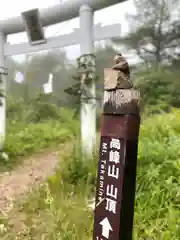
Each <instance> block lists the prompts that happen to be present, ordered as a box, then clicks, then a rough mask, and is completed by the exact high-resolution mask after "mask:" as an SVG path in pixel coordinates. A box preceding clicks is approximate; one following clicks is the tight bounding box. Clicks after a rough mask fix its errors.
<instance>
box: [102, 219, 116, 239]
mask: <svg viewBox="0 0 180 240" xmlns="http://www.w3.org/2000/svg"><path fill="white" fill-rule="evenodd" d="M99 224H100V225H101V226H102V236H103V237H105V238H107V239H109V231H113V229H112V227H111V224H110V223H109V220H108V218H107V217H106V218H104V219H103V220H102V221H101V222H100V223H99Z"/></svg>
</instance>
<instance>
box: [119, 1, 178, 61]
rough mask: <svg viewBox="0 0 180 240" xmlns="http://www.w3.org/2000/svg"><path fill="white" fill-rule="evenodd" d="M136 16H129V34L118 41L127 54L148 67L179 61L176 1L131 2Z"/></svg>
mask: <svg viewBox="0 0 180 240" xmlns="http://www.w3.org/2000/svg"><path fill="white" fill-rule="evenodd" d="M133 2H134V6H135V9H136V11H135V13H133V14H129V15H128V18H127V19H128V20H129V26H130V32H129V33H128V34H127V35H126V36H125V37H123V38H121V40H119V44H123V45H124V46H125V47H126V48H128V49H129V50H134V51H136V53H137V55H138V56H139V57H140V58H141V59H142V60H143V61H145V62H146V63H147V64H148V65H149V64H156V65H158V64H159V63H163V62H164V60H166V62H167V61H168V62H173V61H174V60H176V61H177V59H178V60H179V55H178V51H177V49H178V48H179V40H180V25H179V15H178V14H177V15H176V17H175V18H173V17H174V11H175V10H176V8H178V7H179V1H178V0H163V1H161V0H134V1H133Z"/></svg>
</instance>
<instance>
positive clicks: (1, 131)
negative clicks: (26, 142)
mask: <svg viewBox="0 0 180 240" xmlns="http://www.w3.org/2000/svg"><path fill="white" fill-rule="evenodd" d="M5 42H6V36H5V34H4V33H3V32H0V92H2V93H3V94H5V84H6V80H5V75H6V74H7V71H6V68H5V55H4V44H5ZM0 104H2V106H1V107H0V150H1V149H2V147H3V143H4V139H5V128H6V101H5V97H0Z"/></svg>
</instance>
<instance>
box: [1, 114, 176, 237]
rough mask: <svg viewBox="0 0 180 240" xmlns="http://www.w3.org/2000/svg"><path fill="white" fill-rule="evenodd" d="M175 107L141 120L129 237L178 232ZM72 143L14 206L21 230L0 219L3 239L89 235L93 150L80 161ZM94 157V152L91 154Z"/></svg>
mask: <svg viewBox="0 0 180 240" xmlns="http://www.w3.org/2000/svg"><path fill="white" fill-rule="evenodd" d="M179 139H180V111H177V110H173V112H172V113H169V114H164V115H155V116H153V117H151V118H148V119H145V120H144V122H143V123H142V125H141V130H140V141H139V153H138V168H137V188H136V202H135V218H134V238H133V239H134V240H139V239H152V240H156V239H162V240H169V239H173V240H178V239H179V237H180V195H179V186H180V150H179V144H180V140H179ZM77 144H78V142H77V143H76V144H75V145H74V147H73V148H71V151H70V150H69V152H68V153H65V154H64V157H63V155H62V156H61V158H63V160H62V162H61V163H60V167H59V170H58V171H57V174H56V175H55V176H51V177H50V178H49V180H48V183H46V184H44V185H42V187H41V188H40V190H35V191H34V192H33V193H31V194H30V196H29V197H28V199H25V200H24V201H23V203H19V206H17V207H18V208H17V209H20V210H19V211H20V214H23V216H25V217H24V218H23V219H24V220H22V221H23V224H25V226H26V230H24V231H18V233H17V230H16V231H15V230H13V229H12V226H11V225H8V223H7V220H4V219H2V220H1V222H2V224H4V225H3V226H4V228H5V229H6V233H4V234H3V235H2V239H5V238H3V237H6V238H8V239H10V240H11V239H14V238H13V237H14V236H18V237H19V239H20V240H21V239H32V238H33V239H41V238H43V239H45V240H46V239H47V240H48V239H54V240H55V239H56V240H65V239H75V240H84V239H89V240H90V239H92V230H93V213H92V212H91V211H90V210H89V209H88V207H87V202H88V201H87V200H88V199H89V198H91V197H92V196H94V187H95V178H96V171H97V155H96V154H95V155H94V157H93V159H84V160H82V154H81V152H80V149H79V147H78V145H77ZM95 156H96V157H95Z"/></svg>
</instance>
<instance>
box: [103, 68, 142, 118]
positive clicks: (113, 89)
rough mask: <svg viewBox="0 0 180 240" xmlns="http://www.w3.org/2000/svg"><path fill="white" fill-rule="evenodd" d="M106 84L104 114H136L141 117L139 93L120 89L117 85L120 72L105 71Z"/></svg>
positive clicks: (133, 90) (131, 89)
mask: <svg viewBox="0 0 180 240" xmlns="http://www.w3.org/2000/svg"><path fill="white" fill-rule="evenodd" d="M104 75H105V80H104V81H105V83H104V90H105V92H104V102H103V111H104V114H135V115H137V114H138V115H139V111H140V109H139V102H140V93H139V91H137V90H135V89H133V88H130V89H120V88H118V85H117V77H118V72H117V71H114V70H112V69H105V70H104Z"/></svg>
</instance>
